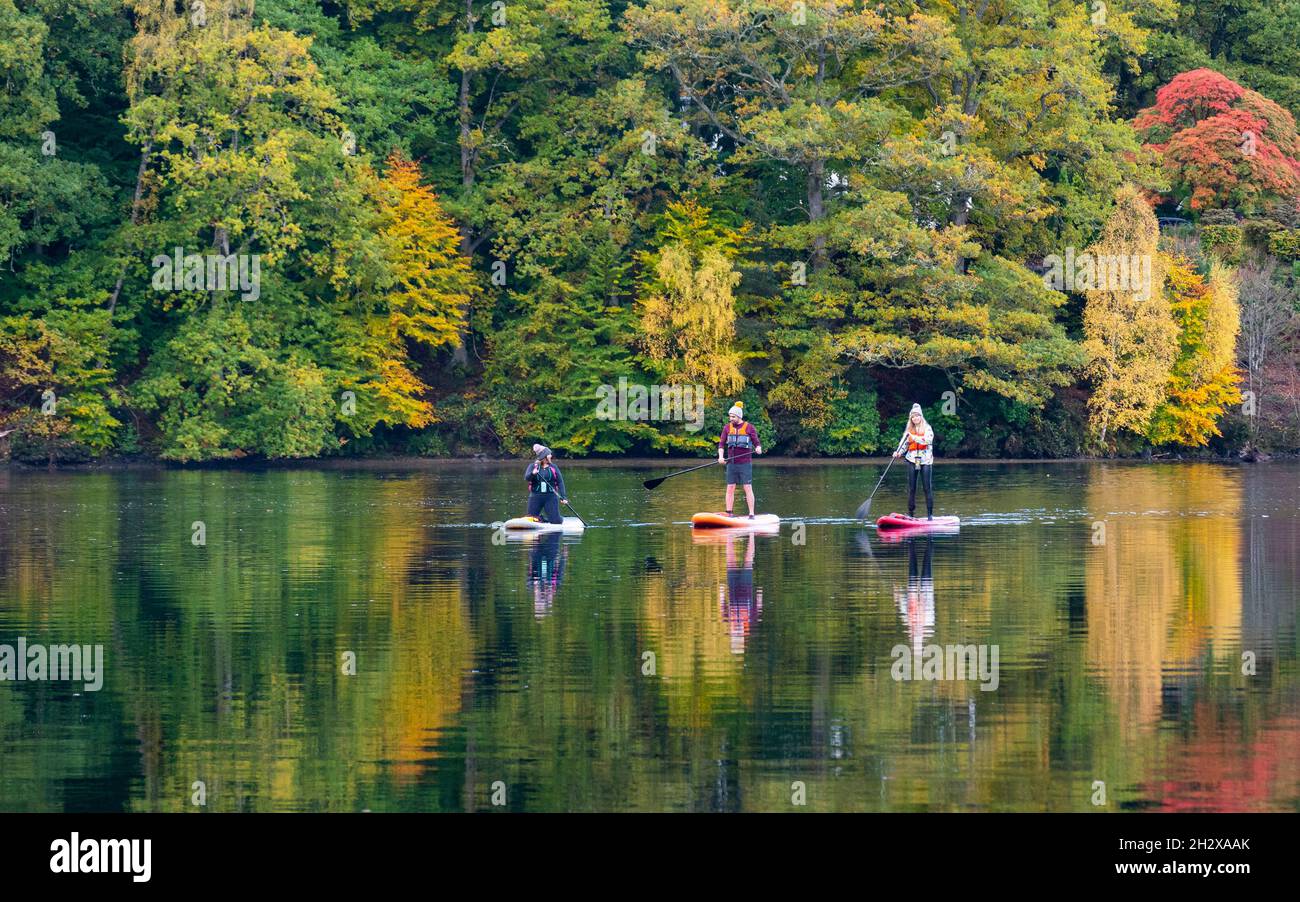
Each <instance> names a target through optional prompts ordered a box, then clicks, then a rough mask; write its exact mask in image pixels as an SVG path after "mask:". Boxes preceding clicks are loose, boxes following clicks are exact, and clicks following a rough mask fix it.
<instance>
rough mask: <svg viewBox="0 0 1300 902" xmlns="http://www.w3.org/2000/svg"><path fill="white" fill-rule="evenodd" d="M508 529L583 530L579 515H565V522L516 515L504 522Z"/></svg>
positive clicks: (543, 530)
mask: <svg viewBox="0 0 1300 902" xmlns="http://www.w3.org/2000/svg"><path fill="white" fill-rule="evenodd" d="M503 525H504V526H505V528H506V529H521V530H532V531H534V532H558V531H561V530H563V531H564V532H582V530H583V528H584V527H583V525H582V521H581V520H579V519H578V518H577V517H565V518H564V523H562V524H561V523H543V522H542V521H541V520H538V519H537V518H536V517H515V518H513V519H510V520H507V521H506V522H505V523H504V524H503Z"/></svg>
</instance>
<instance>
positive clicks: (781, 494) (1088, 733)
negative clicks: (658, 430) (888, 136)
mask: <svg viewBox="0 0 1300 902" xmlns="http://www.w3.org/2000/svg"><path fill="white" fill-rule="evenodd" d="M771 466H772V469H773V471H774V476H777V477H779V478H775V479H773V481H772V484H771V486H770V489H768V490H765V492H766V494H765V496H764V497H765V498H766V499H768V500H765V502H764V504H765V506H767V505H768V504H770V505H771V507H772V508H773V509H775V510H778V511H780V512H781V513H783V514H785V515H787V516H788V517H789V518H791V519H794V518H808V525H807V542H806V543H804V544H796V543H795V542H794V541H791V536H790V535H789V533H790V530H789V528H788V527H787V529H786V532H787V535H785V536H782V535H780V534H757V533H750V532H742V533H739V534H737V533H730V534H728V533H723V534H711V533H708V534H706V533H700V532H699V531H693V530H691V529H690V527H689V525H688V523H687V521H688V520H689V517H690V514H691V513H692V512H693V511H695V510H698V509H699V497H698V496H699V486H698V485H692V484H691V483H689V477H683V478H682V479H680V480H673V481H671V482H669V483H666V484H665V485H664V486H663V487H662V488H661V489H659V490H657V491H656V492H655V493H653V496H652V497H647V495H646V493H645V492H644V490H642V489H641V484H640V480H641V479H643V478H644V473H642V472H640V471H633V470H630V469H621V468H608V467H607V468H591V469H586V470H582V471H577V472H572V473H566V477H568V478H570V479H571V480H576V479H578V478H581V480H582V484H583V488H584V499H585V498H588V497H590V499H591V500H590V501H588V502H584V504H583V516H584V517H587V518H588V520H589V521H590V522H592V523H593V528H592V529H590V530H588V531H587V532H586V533H585V534H584V535H583V537H582V539H581V542H580V543H571V542H568V541H566V539H565V538H564V537H562V536H560V535H558V534H546V535H535V536H531V537H529V538H528V539H527V540H525V541H523V542H522V543H521V542H515V541H513V538H514V537H513V536H511V537H510V538H511V539H512V541H508V542H507V543H505V544H503V545H496V544H494V543H493V542H492V541H491V530H490V529H488V528H487V527H486V525H485V524H487V523H490V522H492V521H493V520H495V519H498V517H499V513H500V511H502V510H505V509H510V508H511V507H512V505H513V504H514V502H515V501H516V494H517V491H516V490H517V481H518V479H517V473H516V472H515V468H514V467H513V466H510V467H501V468H499V469H497V468H493V467H490V466H465V467H462V468H460V469H456V468H455V467H453V466H450V465H441V464H440V465H439V466H438V467H437V468H436V469H419V468H417V467H414V466H413V467H411V468H409V469H400V468H397V469H385V468H382V467H376V468H375V469H374V470H369V469H364V468H363V469H350V470H337V471H331V470H271V471H266V472H254V471H203V470H182V471H169V470H147V471H124V472H107V471H97V472H86V473H66V474H65V473H59V474H47V473H44V472H42V471H36V472H32V471H26V470H12V471H3V470H0V474H3V476H4V478H3V481H0V643H13V642H15V641H16V638H17V637H18V636H25V637H26V638H27V639H28V641H29V642H35V641H42V642H45V643H47V644H50V643H55V642H74V641H75V642H79V643H83V644H96V643H102V644H103V645H104V649H105V668H106V673H105V682H104V688H103V690H102V691H100V692H97V693H86V692H81V691H80V690H79V688H78V689H77V690H75V691H74V690H70V689H69V688H68V687H67V686H65V685H61V684H58V683H44V684H41V683H30V682H28V683H22V684H18V683H15V682H11V681H0V755H3V760H4V762H5V765H4V768H3V769H2V770H0V808H4V809H9V810H61V809H68V810H86V809H90V810H115V809H127V810H166V811H186V810H191V809H192V806H191V804H190V797H191V794H192V788H191V786H192V783H193V781H194V780H198V779H202V780H204V781H205V782H206V783H207V786H208V808H209V810H218V811H234V810H277V811H281V810H283V811H294V810H331V811H333V810H338V811H355V810H360V809H363V808H368V809H371V810H374V811H386V810H412V811H429V810H432V811H441V810H478V809H485V810H486V809H491V808H492V807H493V806H492V804H491V801H490V798H491V790H490V787H491V785H492V783H493V782H494V781H497V780H500V781H502V782H504V783H506V784H507V785H508V787H509V793H508V796H509V799H510V802H509V805H510V807H512V808H515V809H517V810H530V811H552V810H646V811H658V810H691V809H708V810H719V809H725V810H747V811H748V810H781V811H784V810H789V808H790V786H791V781H792V780H802V781H805V782H806V784H807V786H808V789H809V794H808V799H809V805H808V808H809V809H811V810H840V811H860V810H891V811H894V810H906V811H913V810H981V811H983V810H1093V806H1092V803H1091V800H1090V799H1091V794H1092V788H1091V787H1092V782H1093V781H1094V780H1098V779H1101V780H1104V781H1105V782H1106V784H1107V787H1108V796H1109V797H1110V799H1111V804H1110V805H1109V809H1108V810H1120V809H1146V808H1163V809H1179V810H1187V809H1196V810H1238V809H1241V810H1295V808H1296V807H1297V806H1298V805H1300V752H1298V751H1297V750H1298V749H1300V668H1297V666H1296V664H1297V658H1298V653H1297V636H1296V613H1297V607H1298V606H1300V556H1298V555H1297V554H1296V552H1295V549H1296V548H1297V546H1300V466H1296V465H1293V464H1280V465H1269V466H1257V467H1251V468H1246V467H1243V468H1238V467H1231V466H1220V465H1206V464H1180V465H1165V464H1154V465H1134V464H1110V463H1103V464H1059V465H1014V466H1012V465H957V466H951V467H940V468H939V470H938V471H937V472H936V474H935V478H936V483H938V486H937V487H938V488H939V489H940V490H941V491H942V492H943V494H944V498H945V499H947V500H946V501H945V505H946V506H947V505H948V504H949V502H951V506H952V507H953V509H954V511H955V512H956V513H958V514H960V515H961V516H962V518H963V528H962V530H961V533H960V534H959V535H952V536H946V535H929V534H923V535H911V536H902V537H899V538H900V541H898V542H890V541H888V540H887V539H886V537H885V536H883V535H882V536H878V535H877V534H876V532H875V530H869V531H863V530H861V529H860V528H859V527H858V526H857V525H856V524H850V523H845V522H843V521H838V520H837V521H826V520H823V521H821V522H818V521H817V520H816V519H815V518H816V517H818V516H825V515H826V513H827V512H833V511H844V510H850V511H851V510H852V509H853V508H854V507H855V506H856V504H857V503H858V502H859V501H860V500H861V497H862V496H863V493H864V486H863V482H864V477H863V474H862V471H861V468H853V467H836V466H821V465H804V466H799V467H781V466H779V465H775V464H773V465H771ZM571 469H574V468H571ZM865 488H866V490H869V489H870V485H867V486H866V487H865ZM891 488H893V489H895V491H896V487H893V486H891V485H888V484H887V485H886V486H885V487H884V488H883V489H882V497H881V500H880V503H881V505H882V506H884V505H887V504H891V503H894V501H893V500H891V499H889V498H888V497H887V495H886V493H888V492H889V491H890V490H891ZM769 496H770V497H769ZM200 520H201V521H203V522H204V523H205V524H206V544H201V545H196V544H194V543H193V542H192V540H191V537H192V535H193V529H192V524H193V523H194V522H195V521H200ZM1099 524H1100V528H1098V525H1099ZM855 540H856V544H855ZM936 599H937V601H936ZM900 619H901V623H900ZM903 632H906V634H907V638H905V639H904V638H902V635H901V634H902V633H903ZM936 637H937V638H936ZM938 640H942V641H943V642H944V643H962V644H976V645H983V644H996V645H998V646H999V648H1000V652H1001V654H1000V667H1001V680H1000V682H999V683H998V687H997V689H996V690H995V691H987V692H985V691H982V690H981V689H980V688H979V687H978V686H977V685H976V684H974V683H972V682H970V681H956V680H948V681H924V680H923V681H915V680H913V681H906V682H900V681H897V680H894V679H892V678H891V676H890V673H889V670H890V665H891V663H892V658H891V650H892V649H893V648H894V647H895V646H897V645H899V644H900V643H908V644H909V645H910V646H911V647H912V648H916V647H918V646H922V645H924V644H926V643H929V642H934V641H938ZM742 652H743V653H742ZM349 654H350V655H354V656H355V661H356V669H355V673H353V674H348V673H345V672H344V670H343V669H342V668H341V662H342V661H343V660H344V656H345V655H349ZM647 656H648V657H647Z"/></svg>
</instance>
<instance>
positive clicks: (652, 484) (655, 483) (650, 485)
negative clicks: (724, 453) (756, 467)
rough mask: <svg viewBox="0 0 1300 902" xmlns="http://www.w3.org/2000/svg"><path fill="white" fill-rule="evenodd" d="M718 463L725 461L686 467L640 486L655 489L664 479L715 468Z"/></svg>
mask: <svg viewBox="0 0 1300 902" xmlns="http://www.w3.org/2000/svg"><path fill="white" fill-rule="evenodd" d="M727 460H728V461H730V460H731V458H730V457H728V458H727ZM720 463H725V461H721V460H711V461H709V462H708V463H707V464H700V465H699V466H698V467H688V468H686V469H685V470H678V471H677V472H676V473H669V474H668V475H667V476H660V477H659V478H658V479H647V480H646V481H645V482H643V483H641V484H642V485H643V486H645V487H646V488H648V489H657V488H659V485H660V484H661V483H662V482H663V481H664V480H665V479H672V478H673V477H674V476H681V475H682V474H683V473H694V472H695V471H696V470H703V469H704V468H705V467H716V466H717V465H718V464H720Z"/></svg>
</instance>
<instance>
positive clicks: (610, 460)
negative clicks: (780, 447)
mask: <svg viewBox="0 0 1300 902" xmlns="http://www.w3.org/2000/svg"><path fill="white" fill-rule="evenodd" d="M1296 459H1300V454H1298V453H1293V452H1286V453H1278V454H1272V455H1270V457H1269V458H1268V459H1261V460H1247V459H1243V458H1241V457H1238V456H1236V455H1232V456H1222V455H1203V456H1176V457H1175V456H1161V457H1155V456H1153V457H1051V458H1043V457H948V458H936V459H935V465H936V466H954V465H984V466H986V465H989V464H1015V465H1024V464H1067V463H1132V464H1158V463H1225V464H1229V463H1231V464H1244V463H1267V462H1268V461H1269V460H1278V461H1285V460H1296ZM527 461H528V459H527V458H524V457H410V456H392V457H314V458H295V459H289V460H254V459H250V458H244V459H242V460H230V461H207V462H204V463H176V462H173V461H165V460H157V459H153V458H109V459H104V460H94V461H86V462H82V463H61V464H59V465H58V466H57V467H56V468H55V469H56V470H60V471H67V472H98V471H118V470H213V471H218V470H246V471H257V470H409V471H422V470H436V469H447V468H452V469H475V468H482V469H485V470H486V469H500V468H503V467H505V468H509V467H515V466H522V465H524V464H525V463H527ZM888 461H889V457H888V456H880V457H760V458H758V461H757V462H758V463H759V465H760V466H781V467H819V466H836V467H847V466H876V465H883V464H885V463H888ZM707 462H708V459H707V458H704V457H575V458H565V457H558V458H557V463H559V464H561V465H562V466H564V467H566V468H581V469H604V468H611V467H631V468H635V469H661V468H662V469H673V468H681V467H689V466H692V465H695V464H700V463H707ZM4 469H9V470H13V471H22V470H35V471H41V472H48V469H49V468H48V467H46V466H45V465H44V464H39V463H25V462H22V461H16V460H3V461H0V470H4Z"/></svg>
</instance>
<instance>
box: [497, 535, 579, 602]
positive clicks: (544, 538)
mask: <svg viewBox="0 0 1300 902" xmlns="http://www.w3.org/2000/svg"><path fill="white" fill-rule="evenodd" d="M507 539H508V540H510V541H516V542H527V543H528V544H529V545H530V546H531V548H530V550H529V554H528V587H529V589H530V590H531V591H532V595H533V616H534V617H536V618H537V619H538V620H541V619H542V618H543V617H545V616H546V615H547V614H549V613H550V612H551V608H552V607H553V606H554V605H555V596H556V593H558V592H559V591H560V584H561V583H563V582H564V568H565V566H566V565H567V564H568V561H569V549H568V544H569V543H575V544H576V543H577V542H579V541H581V540H582V537H581V535H579V536H574V537H572V538H568V539H567V540H566V538H565V537H564V536H562V535H561V534H560V533H559V532H523V533H515V534H507Z"/></svg>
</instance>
